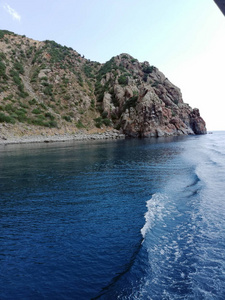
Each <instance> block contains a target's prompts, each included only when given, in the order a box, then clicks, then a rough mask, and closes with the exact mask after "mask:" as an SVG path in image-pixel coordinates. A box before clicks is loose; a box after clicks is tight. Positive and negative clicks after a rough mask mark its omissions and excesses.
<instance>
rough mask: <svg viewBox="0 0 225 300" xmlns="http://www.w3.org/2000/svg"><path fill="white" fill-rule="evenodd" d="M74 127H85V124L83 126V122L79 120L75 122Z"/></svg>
mask: <svg viewBox="0 0 225 300" xmlns="http://www.w3.org/2000/svg"><path fill="white" fill-rule="evenodd" d="M76 127H77V128H78V129H82V128H85V126H84V124H83V123H82V122H81V120H79V121H78V122H77V124H76Z"/></svg>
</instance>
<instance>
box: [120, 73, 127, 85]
mask: <svg viewBox="0 0 225 300" xmlns="http://www.w3.org/2000/svg"><path fill="white" fill-rule="evenodd" d="M118 83H119V84H121V85H127V83H128V79H127V77H126V76H125V75H121V76H120V77H119V78H118Z"/></svg>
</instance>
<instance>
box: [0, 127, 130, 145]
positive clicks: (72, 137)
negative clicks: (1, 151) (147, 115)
mask: <svg viewBox="0 0 225 300" xmlns="http://www.w3.org/2000/svg"><path fill="white" fill-rule="evenodd" d="M117 139H125V134H122V133H119V132H118V131H117V130H112V131H105V132H100V133H64V134H55V135H48V134H40V135H24V136H14V137H9V138H5V137H0V146H6V145H12V144H31V143H55V142H67V141H90V140H117Z"/></svg>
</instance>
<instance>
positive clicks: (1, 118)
mask: <svg viewBox="0 0 225 300" xmlns="http://www.w3.org/2000/svg"><path fill="white" fill-rule="evenodd" d="M3 122H6V123H12V124H15V123H16V120H15V119H14V118H12V117H11V116H6V115H5V114H4V113H2V112H0V123H3Z"/></svg>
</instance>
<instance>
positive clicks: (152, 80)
mask: <svg viewBox="0 0 225 300" xmlns="http://www.w3.org/2000/svg"><path fill="white" fill-rule="evenodd" d="M0 122H1V124H0V126H1V127H0V128H1V131H2V132H4V134H6V133H7V131H8V132H12V133H13V134H15V135H23V134H25V133H27V132H30V134H34V133H41V132H47V131H48V132H49V131H51V132H52V133H53V134H56V133H62V132H71V133H73V132H77V131H78V130H80V129H82V130H86V131H89V132H94V131H96V132H97V131H100V130H102V131H104V130H106V129H112V128H114V129H117V130H119V131H120V132H122V133H125V134H126V135H128V136H132V137H151V136H167V135H180V134H203V133H206V128H205V122H204V120H203V119H202V118H201V116H200V114H199V110H198V109H192V108H191V107H190V106H189V105H188V104H185V103H184V102H183V100H182V95H181V92H180V90H179V88H177V87H176V86H174V85H173V84H172V83H171V82H170V81H169V80H168V79H167V78H166V77H165V76H164V75H163V73H161V72H160V71H159V70H158V69H157V68H156V67H154V66H151V65H150V64H149V63H148V62H143V63H140V62H139V61H138V60H136V59H135V58H133V57H132V56H130V55H128V54H120V55H118V56H115V57H113V58H111V59H110V60H109V61H108V62H106V63H105V64H100V63H98V62H94V61H90V60H88V59H86V58H85V57H81V55H80V54H79V53H77V52H76V51H75V50H73V49H72V48H68V47H66V46H61V45H59V44H57V43H55V42H54V41H44V42H39V41H35V40H32V39H30V38H27V37H25V36H20V35H16V34H14V33H12V32H9V31H6V30H0Z"/></svg>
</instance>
